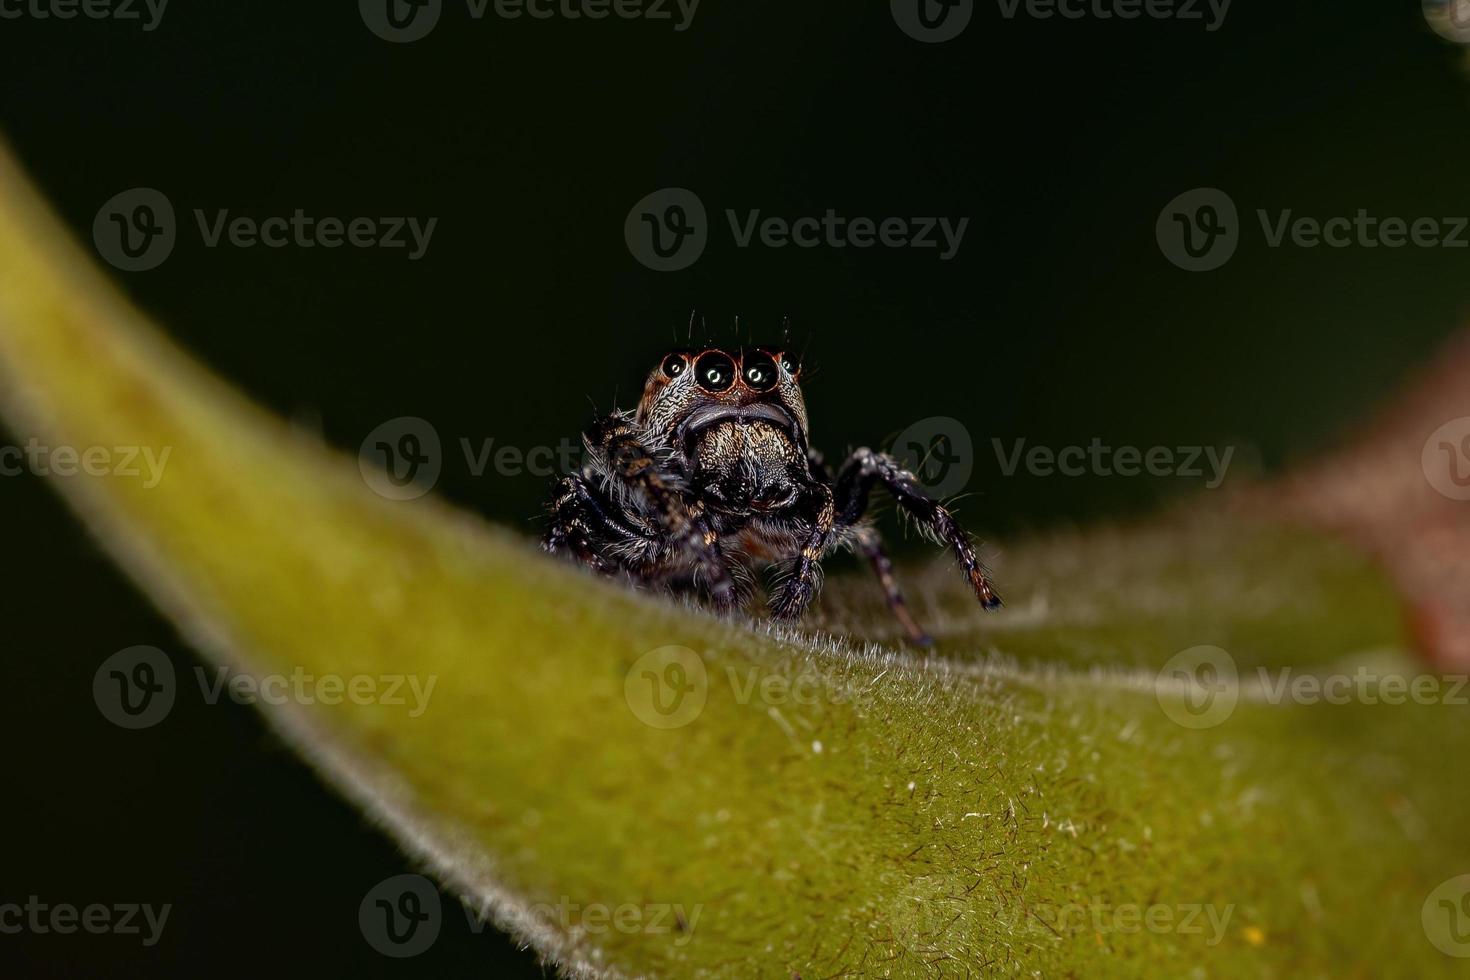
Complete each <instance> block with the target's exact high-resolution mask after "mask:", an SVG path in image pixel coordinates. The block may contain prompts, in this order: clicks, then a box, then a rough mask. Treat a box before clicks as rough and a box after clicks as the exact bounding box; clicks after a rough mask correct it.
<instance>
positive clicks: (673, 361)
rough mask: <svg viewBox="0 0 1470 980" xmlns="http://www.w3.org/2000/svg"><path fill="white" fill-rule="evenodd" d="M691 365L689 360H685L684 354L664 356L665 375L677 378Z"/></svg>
mask: <svg viewBox="0 0 1470 980" xmlns="http://www.w3.org/2000/svg"><path fill="white" fill-rule="evenodd" d="M688 367H689V362H688V361H686V360H684V355H683V354H670V355H669V356H668V357H666V358H664V377H666V378H677V377H678V376H679V375H681V374H683V373H684V371H685V369H687V368H688Z"/></svg>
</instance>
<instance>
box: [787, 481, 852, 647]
mask: <svg viewBox="0 0 1470 980" xmlns="http://www.w3.org/2000/svg"><path fill="white" fill-rule="evenodd" d="M797 508H798V517H797V520H798V521H799V522H800V523H801V524H803V525H805V526H806V527H807V533H806V537H805V538H804V539H803V541H802V545H801V551H800V552H798V554H797V556H796V558H795V559H794V560H793V562H792V564H791V566H790V569H789V573H788V577H786V579H785V581H784V582H782V584H781V587H780V588H779V589H778V590H777V591H776V594H775V595H773V596H771V602H770V606H771V616H772V617H774V618H775V619H797V618H799V617H800V616H801V614H802V613H804V612H805V611H806V607H807V606H809V605H811V601H812V599H813V598H815V597H816V594H817V592H818V590H819V589H821V586H822V566H821V564H820V562H821V560H822V555H824V554H825V553H826V551H827V545H828V544H829V543H830V542H831V540H832V528H833V525H834V524H835V523H836V520H837V507H836V503H835V501H834V500H833V497H832V488H831V487H829V486H827V485H826V484H824V483H813V484H810V485H809V486H808V487H807V490H806V492H805V493H804V494H803V495H802V499H801V500H800V501H798V503H797Z"/></svg>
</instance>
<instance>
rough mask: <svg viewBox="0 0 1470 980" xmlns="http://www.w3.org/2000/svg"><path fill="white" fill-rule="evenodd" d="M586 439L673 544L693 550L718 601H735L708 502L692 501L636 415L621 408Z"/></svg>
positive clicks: (724, 604) (699, 572) (698, 570)
mask: <svg viewBox="0 0 1470 980" xmlns="http://www.w3.org/2000/svg"><path fill="white" fill-rule="evenodd" d="M583 439H584V440H585V441H586V443H587V445H588V448H589V449H591V450H592V452H593V453H594V454H595V455H596V456H597V457H598V458H600V459H601V460H602V461H603V462H604V463H605V464H606V467H607V471H608V474H609V476H610V477H612V478H613V479H614V480H616V481H618V483H620V484H621V485H622V486H625V487H628V488H631V489H632V490H633V492H634V493H636V494H638V495H639V496H640V497H641V498H642V499H643V500H645V501H646V502H647V503H648V505H649V506H650V507H652V508H653V511H654V514H655V516H656V517H657V519H658V522H659V524H660V526H661V527H662V528H663V530H664V532H665V533H666V534H667V535H668V537H669V539H670V540H671V542H672V544H673V545H674V546H675V547H676V548H677V549H679V550H680V551H682V552H683V553H684V554H687V555H690V556H692V558H693V561H694V569H695V576H696V578H698V579H700V580H702V581H703V583H704V586H705V588H706V589H708V590H709V594H710V598H711V599H712V600H713V601H714V604H715V606H716V607H717V608H720V609H729V608H732V607H734V606H735V604H736V602H737V601H738V592H737V590H736V588H735V583H734V580H733V579H732V578H731V575H730V570H729V568H728V567H727V566H726V564H725V559H724V555H723V554H722V553H721V548H720V539H719V535H718V534H716V533H715V531H714V529H713V528H712V527H711V526H710V523H709V521H708V520H707V519H706V517H705V514H704V508H703V506H702V505H701V504H699V502H698V501H686V500H685V498H684V496H683V494H681V493H680V492H679V490H678V488H677V486H676V481H674V480H672V479H670V478H669V476H668V474H666V473H665V472H664V471H663V469H662V468H661V467H660V465H659V462H658V459H657V457H656V456H655V454H654V453H653V452H652V451H651V450H650V449H649V448H648V447H647V446H645V445H644V444H643V441H642V436H641V435H640V433H639V430H638V427H637V426H636V425H635V424H634V423H633V421H632V420H631V419H629V418H628V417H627V416H625V415H621V414H613V415H609V416H606V417H605V418H602V419H599V420H598V421H596V422H594V423H593V424H592V426H591V427H590V428H589V429H588V430H587V432H586V433H585V434H584V435H583Z"/></svg>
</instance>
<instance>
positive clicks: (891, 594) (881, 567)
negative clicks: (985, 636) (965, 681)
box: [853, 526, 934, 647]
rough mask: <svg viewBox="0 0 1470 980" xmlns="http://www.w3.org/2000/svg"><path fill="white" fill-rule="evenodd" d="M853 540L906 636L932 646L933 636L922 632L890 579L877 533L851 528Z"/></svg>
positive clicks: (889, 564)
mask: <svg viewBox="0 0 1470 980" xmlns="http://www.w3.org/2000/svg"><path fill="white" fill-rule="evenodd" d="M853 539H854V547H855V548H856V549H857V550H858V551H861V552H862V553H863V557H864V558H866V559H868V564H869V565H871V566H872V568H873V574H875V575H877V576H878V584H879V585H880V586H882V587H883V598H884V599H886V600H887V602H888V608H889V609H890V610H891V611H892V612H893V615H894V617H895V618H896V619H897V620H898V621H899V622H900V623H901V624H903V628H904V631H905V632H907V633H908V635H909V642H911V643H914V644H916V645H918V646H921V647H927V646H932V645H933V643H934V638H933V637H932V636H930V635H929V634H928V633H927V632H925V630H924V628H923V627H922V626H920V625H919V624H918V622H917V621H916V620H915V619H914V617H913V614H912V613H910V612H909V606H908V603H907V602H906V601H905V600H904V597H903V590H902V589H900V588H899V587H898V582H897V581H895V580H894V578H893V562H892V560H890V559H889V557H888V552H887V551H886V550H885V549H884V547H883V539H882V538H881V537H880V536H879V534H878V532H877V531H876V530H874V529H873V528H871V527H863V526H859V527H856V528H854V529H853Z"/></svg>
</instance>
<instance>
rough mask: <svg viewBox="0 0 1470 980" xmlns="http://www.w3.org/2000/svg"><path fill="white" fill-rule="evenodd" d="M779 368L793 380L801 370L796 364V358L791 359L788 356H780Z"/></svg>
mask: <svg viewBox="0 0 1470 980" xmlns="http://www.w3.org/2000/svg"><path fill="white" fill-rule="evenodd" d="M781 367H782V369H783V370H785V372H786V373H787V374H789V375H791V376H792V377H793V378H794V377H796V374H797V372H798V371H800V370H801V365H800V364H797V363H796V358H794V357H792V356H791V355H790V354H782V355H781Z"/></svg>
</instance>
